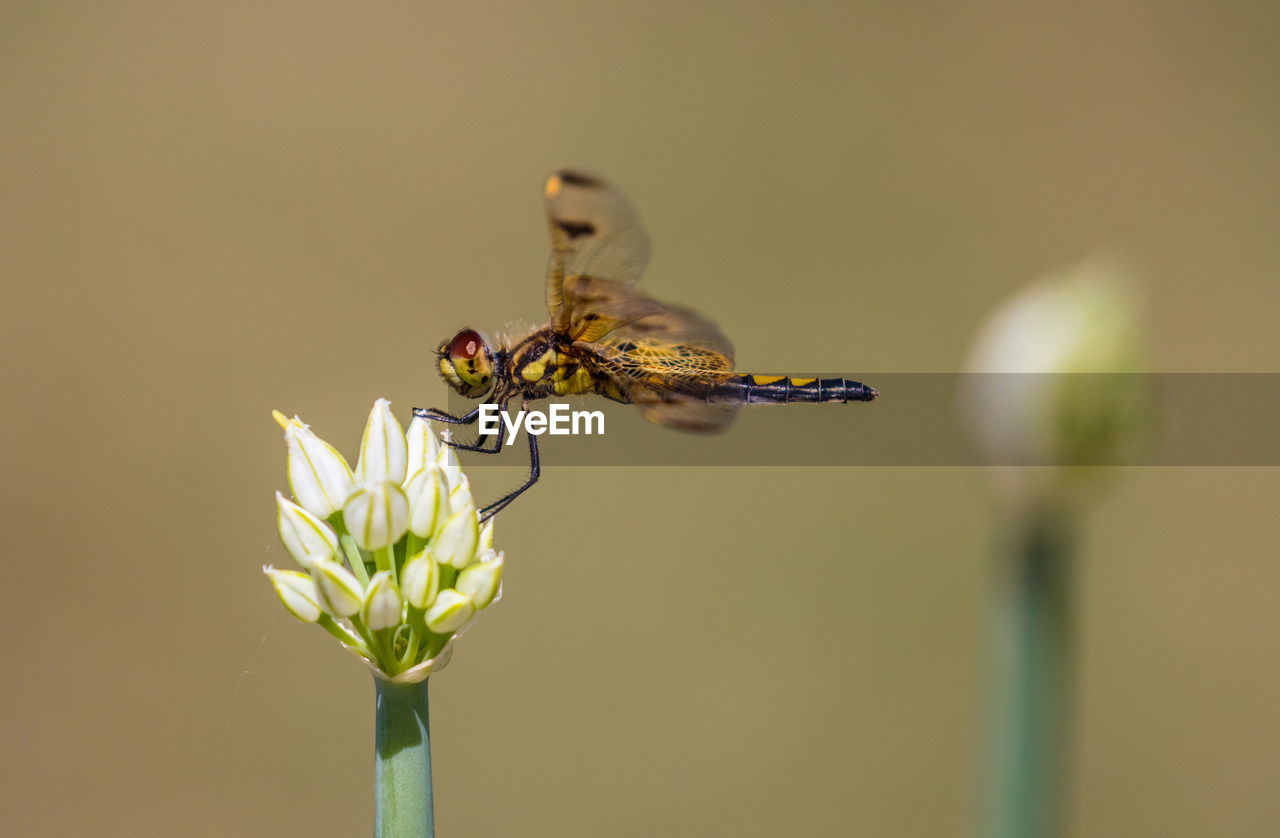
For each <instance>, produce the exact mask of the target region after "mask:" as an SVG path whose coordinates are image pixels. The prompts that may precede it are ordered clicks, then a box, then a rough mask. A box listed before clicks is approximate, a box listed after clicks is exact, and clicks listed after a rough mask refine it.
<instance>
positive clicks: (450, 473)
mask: <svg viewBox="0 0 1280 838" xmlns="http://www.w3.org/2000/svg"><path fill="white" fill-rule="evenodd" d="M451 436H452V434H450V433H449V431H444V432H443V433H441V434H440V438H441V439H443V440H444V441H445V442H448V441H449V439H450V437H451ZM436 462H437V463H438V464H439V465H440V468H442V469H444V476H445V478H446V479H447V480H448V481H449V486H450V487H452V486H455V485H457V483H458V475H459V474H461V473H462V467H461V466H459V465H458V455H457V454H455V453H454V451H453V446H451V445H441V446H440V448H439V450H437V451H436Z"/></svg>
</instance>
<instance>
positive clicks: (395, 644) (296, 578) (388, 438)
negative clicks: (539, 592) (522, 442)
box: [263, 399, 504, 681]
mask: <svg viewBox="0 0 1280 838" xmlns="http://www.w3.org/2000/svg"><path fill="white" fill-rule="evenodd" d="M274 416H275V418H276V421H277V422H278V423H280V425H281V427H283V428H284V436H285V445H286V448H287V450H288V475H289V485H290V487H291V489H292V490H293V498H294V499H293V500H289V499H288V498H286V497H285V496H284V495H283V494H281V493H279V492H277V493H276V517H277V523H278V526H279V530H280V540H281V542H283V544H284V546H285V549H286V550H288V551H289V554H290V555H291V556H293V558H294V559H295V560H296V561H297V562H298V564H299V565H300V566H301V568H302V570H281V569H277V568H274V567H264V568H263V571H264V572H265V573H266V574H267V576H268V577H269V578H270V579H271V582H272V584H273V585H274V586H275V589H276V593H277V594H278V595H279V596H280V600H281V602H283V603H284V606H285V608H286V609H288V610H289V613H291V614H293V616H295V617H297V618H298V619H299V620H301V621H303V622H305V623H317V624H319V625H320V626H322V627H323V628H325V630H326V631H328V632H329V633H330V634H332V635H334V636H335V637H337V638H338V639H339V640H340V641H342V643H343V645H344V646H346V647H347V648H348V649H349V650H351V651H352V652H354V653H355V654H357V655H359V656H360V657H361V658H362V659H364V660H365V661H366V662H368V663H369V665H370V666H372V667H373V668H374V669H375V670H376V672H377V673H378V674H379V675H381V676H383V677H386V678H390V679H395V680H408V681H415V680H421V679H423V678H425V677H427V675H429V674H430V673H431V672H433V671H435V670H438V669H440V668H442V667H443V666H444V665H445V664H446V663H448V661H449V658H450V656H451V654H452V648H453V643H454V641H455V640H456V639H457V638H458V637H459V636H460V635H461V633H462V632H463V631H464V630H465V629H467V628H468V627H469V626H470V625H471V623H472V622H473V621H474V619H475V617H476V615H477V614H478V613H479V612H480V611H481V610H483V609H484V608H486V607H487V606H489V605H490V604H491V603H493V602H495V601H496V600H497V599H498V597H499V595H500V594H501V589H502V570H503V561H504V559H503V554H502V553H498V552H496V551H495V550H494V549H493V521H492V519H490V520H489V521H487V522H486V523H485V525H484V526H483V527H481V526H480V523H479V516H478V515H477V513H476V506H475V501H474V500H473V499H472V496H471V486H470V483H469V482H468V480H467V478H466V475H465V474H463V473H462V471H461V469H460V468H459V467H458V462H457V458H456V457H455V456H454V454H453V450H452V449H451V448H449V447H448V446H446V445H441V444H440V443H439V441H438V440H437V439H436V437H435V434H434V433H433V432H432V430H431V428H430V427H429V426H428V425H427V423H426V421H425V420H423V419H421V418H418V417H415V418H414V419H413V421H412V422H411V423H410V424H409V429H408V431H407V432H406V431H405V430H403V429H402V427H401V425H400V423H399V422H397V421H396V418H395V416H394V415H392V413H391V404H390V402H388V401H387V400H386V399H379V400H378V401H377V402H376V403H375V404H374V406H373V411H372V412H371V413H370V414H369V421H368V424H367V425H366V426H365V431H364V438H363V440H362V441H361V443H360V457H359V459H358V460H357V462H356V467H355V469H354V470H353V469H352V468H351V467H350V466H348V465H347V461H346V460H344V459H343V457H342V455H341V454H340V453H338V451H337V449H335V448H334V447H333V446H332V445H330V444H329V443H327V442H325V441H324V440H322V439H320V437H318V436H316V435H315V433H314V432H312V431H311V429H310V428H309V427H307V425H305V424H303V423H302V421H301V420H299V419H298V418H297V417H294V418H293V419H286V418H285V417H284V416H283V415H282V414H280V413H279V412H276V413H275V414H274Z"/></svg>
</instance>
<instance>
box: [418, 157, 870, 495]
mask: <svg viewBox="0 0 1280 838" xmlns="http://www.w3.org/2000/svg"><path fill="white" fill-rule="evenodd" d="M543 193H544V197H545V201H546V209H547V217H548V220H549V222H550V227H551V263H550V265H549V266H548V268H547V279H546V297H547V313H548V314H549V315H550V320H549V322H548V323H547V325H546V326H543V327H542V328H540V329H538V330H537V331H535V332H533V333H532V334H530V335H528V336H526V337H524V338H522V339H520V340H517V341H515V342H513V343H510V344H506V345H499V346H492V345H490V343H489V342H488V341H487V340H486V339H485V338H484V337H483V336H482V335H481V334H480V333H479V332H477V331H476V330H475V329H470V328H467V329H463V330H462V331H460V332H458V333H457V334H456V335H454V336H453V337H452V338H450V339H449V340H447V341H445V342H444V343H442V344H441V345H440V347H439V349H438V350H437V363H438V365H439V370H440V375H441V377H443V378H444V380H445V382H446V383H448V385H449V386H450V387H452V388H453V389H454V390H455V391H457V392H458V393H459V394H460V395H462V396H464V397H467V398H473V399H481V398H485V397H486V396H488V401H489V402H490V403H496V404H497V405H499V407H500V408H501V409H502V410H503V411H505V410H506V409H507V405H508V403H510V402H512V401H517V400H518V401H519V403H520V405H521V408H522V409H523V408H524V407H526V406H527V405H528V404H529V402H532V401H537V400H539V399H548V398H552V397H555V396H568V395H573V394H580V393H594V394H597V395H601V396H604V397H605V398H608V399H612V400H613V401H616V402H622V403H624V404H634V405H637V406H639V407H640V409H641V410H643V411H644V416H645V418H647V419H649V420H650V421H652V422H656V423H657V424H659V425H665V426H667V427H669V428H678V429H680V430H684V431H697V432H703V433H714V432H716V431H721V430H723V429H724V428H725V427H726V426H728V424H729V422H731V421H732V420H733V417H734V414H735V412H736V411H737V410H738V408H739V407H740V406H741V405H743V404H790V403H797V402H837V403H847V402H867V401H871V400H872V399H874V398H875V397H876V395H877V392H876V391H875V390H874V389H873V388H871V387H868V386H866V385H865V384H862V383H860V382H857V381H851V380H849V379H847V378H799V377H790V376H783V375H751V374H742V373H735V372H733V346H732V345H731V344H730V343H729V340H728V338H726V337H725V336H724V335H723V334H722V333H721V332H720V330H719V328H717V327H716V325H715V324H714V323H712V322H711V321H710V320H707V319H706V318H704V317H702V316H701V315H699V314H697V313H695V312H693V311H690V310H689V309H687V308H683V307H681V306H677V305H672V304H670V303H663V302H659V301H658V300H655V299H653V298H651V297H649V296H647V295H646V294H644V293H643V292H642V291H640V290H639V289H638V288H636V285H635V283H636V281H637V280H638V279H639V278H640V274H641V273H642V272H643V271H644V268H645V265H646V263H647V262H648V261H649V237H648V235H647V234H646V233H645V231H644V228H643V227H641V225H640V221H639V218H638V217H637V215H636V213H635V210H633V209H632V208H631V205H630V204H629V203H628V202H627V199H626V198H624V197H623V196H622V193H621V192H619V191H618V190H617V189H615V188H614V187H612V186H610V185H609V184H608V183H606V182H605V181H603V180H601V179H599V178H597V177H595V176H594V175H589V174H585V173H583V172H576V171H560V172H556V173H555V174H553V175H551V177H550V178H548V179H547V182H546V186H545V188H544V190H543ZM413 412H414V415H416V416H422V417H423V418H426V419H432V420H436V421H440V422H446V423H450V424H455V425H470V424H473V423H475V422H476V420H477V418H478V417H479V415H480V408H478V407H477V408H476V409H475V410H472V411H471V412H469V413H466V414H464V415H461V416H457V415H452V414H449V413H447V412H445V411H441V410H436V409H431V410H424V409H422V408H414V411H413ZM526 436H527V437H528V439H529V477H528V479H527V480H526V481H525V483H524V485H522V486H520V487H519V488H518V489H516V490H515V491H513V492H511V493H509V494H507V495H505V496H503V497H501V498H499V499H498V500H496V501H494V502H493V503H491V504H489V505H488V506H486V507H484V508H483V509H481V510H480V517H481V520H485V519H487V518H489V517H491V516H493V515H494V514H495V513H496V512H497V511H498V510H500V509H502V508H503V507H505V506H506V505H507V504H509V503H511V501H513V500H514V499H515V498H516V497H517V496H519V495H520V494H521V493H522V492H524V491H525V490H526V489H528V488H529V487H530V486H532V485H533V484H534V483H536V482H537V480H538V477H539V476H540V475H541V464H540V461H539V458H538V438H537V436H536V435H534V434H528V433H526ZM501 437H502V435H501V433H497V434H493V435H492V437H491V439H489V440H487V441H486V442H484V443H481V442H479V441H477V442H476V443H464V442H459V441H456V440H451V441H450V443H449V444H450V445H452V446H453V447H454V448H456V449H459V450H463V451H481V452H484V453H490V454H492V453H496V452H497V451H498V450H499V449H500V447H501Z"/></svg>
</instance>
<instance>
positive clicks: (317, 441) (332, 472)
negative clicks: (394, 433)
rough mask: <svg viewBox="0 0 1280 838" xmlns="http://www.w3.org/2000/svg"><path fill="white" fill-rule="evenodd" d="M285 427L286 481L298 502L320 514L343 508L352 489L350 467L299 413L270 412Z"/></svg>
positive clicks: (326, 515)
mask: <svg viewBox="0 0 1280 838" xmlns="http://www.w3.org/2000/svg"><path fill="white" fill-rule="evenodd" d="M272 416H274V417H275V420H276V422H278V423H279V424H280V427H282V428H284V440H285V445H286V446H288V449H289V485H290V487H292V488H293V496H294V497H295V498H297V501H298V503H299V504H300V505H301V506H302V507H303V508H304V509H306V510H307V511H308V512H310V513H311V514H313V515H315V516H317V517H319V518H328V517H329V516H330V515H332V514H333V513H334V512H337V511H338V510H339V509H341V508H342V505H343V504H344V503H346V500H347V495H348V494H350V493H351V485H352V484H351V467H350V466H348V465H347V461H346V460H344V459H342V455H341V454H339V453H338V451H337V449H335V448H334V447H333V446H332V445H330V444H329V443H327V442H325V441H324V440H323V439H321V438H320V437H318V436H316V435H315V434H314V433H313V432H312V431H311V429H310V428H308V427H307V426H306V425H304V424H303V423H302V420H301V419H299V418H298V417H296V416H295V417H293V418H292V419H285V417H284V414H283V413H281V412H280V411H278V410H276V411H273V412H272Z"/></svg>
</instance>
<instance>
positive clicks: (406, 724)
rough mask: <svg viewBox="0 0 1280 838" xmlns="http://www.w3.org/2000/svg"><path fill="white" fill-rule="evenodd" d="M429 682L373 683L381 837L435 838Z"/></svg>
mask: <svg viewBox="0 0 1280 838" xmlns="http://www.w3.org/2000/svg"><path fill="white" fill-rule="evenodd" d="M428 680H429V679H426V678H424V679H423V680H421V681H417V682H410V683H404V682H396V681H389V680H387V679H385V678H374V680H373V683H374V689H375V690H376V692H377V699H378V706H377V715H376V721H375V726H374V769H373V771H374V775H373V776H374V800H375V803H376V805H375V808H374V827H373V834H374V836H375V837H376V838H400V836H407V835H413V836H419V835H422V836H434V835H435V796H434V794H433V792H432V788H431V718H430V713H429V706H428V701H427V682H428Z"/></svg>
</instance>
